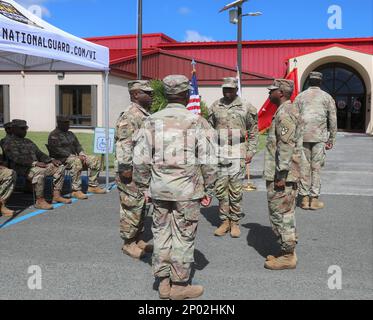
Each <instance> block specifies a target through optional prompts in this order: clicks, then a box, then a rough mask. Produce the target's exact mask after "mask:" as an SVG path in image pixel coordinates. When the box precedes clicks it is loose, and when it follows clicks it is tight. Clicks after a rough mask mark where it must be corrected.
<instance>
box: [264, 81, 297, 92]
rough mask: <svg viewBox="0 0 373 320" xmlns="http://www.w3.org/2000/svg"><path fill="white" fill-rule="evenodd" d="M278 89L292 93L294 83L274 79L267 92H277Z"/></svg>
mask: <svg viewBox="0 0 373 320" xmlns="http://www.w3.org/2000/svg"><path fill="white" fill-rule="evenodd" d="M277 89H280V90H281V91H283V92H289V93H292V92H293V90H294V81H293V80H287V79H275V80H274V81H273V84H272V85H271V86H270V87H268V90H277Z"/></svg>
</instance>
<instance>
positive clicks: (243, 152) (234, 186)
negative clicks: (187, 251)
mask: <svg viewBox="0 0 373 320" xmlns="http://www.w3.org/2000/svg"><path fill="white" fill-rule="evenodd" d="M224 81H225V83H224V84H223V88H225V87H226V88H237V80H236V79H235V78H226V79H224ZM257 121H258V120H257V112H256V109H255V107H253V106H252V105H251V104H250V103H248V102H243V101H242V99H241V98H240V97H237V98H236V99H235V100H234V101H233V102H232V103H231V104H230V105H226V104H225V103H224V99H223V98H222V99H220V100H218V101H216V102H214V103H213V105H212V106H211V107H210V109H209V123H210V125H211V126H212V127H213V128H215V130H217V132H218V134H219V146H220V147H219V173H218V176H219V178H218V180H217V182H216V189H215V192H216V197H217V198H218V200H219V213H220V219H221V220H223V221H224V220H227V219H228V220H230V221H239V220H240V219H241V216H242V208H241V200H242V194H243V192H242V182H243V179H244V178H245V173H246V171H245V170H246V168H245V158H246V156H249V155H250V156H253V155H254V154H255V152H256V148H257V144H258V126H257ZM231 130H233V132H232V136H231V137H230V131H231ZM246 136H248V139H247V140H246Z"/></svg>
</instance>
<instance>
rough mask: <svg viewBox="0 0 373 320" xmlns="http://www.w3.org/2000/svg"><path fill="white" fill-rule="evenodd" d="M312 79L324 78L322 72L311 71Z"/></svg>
mask: <svg viewBox="0 0 373 320" xmlns="http://www.w3.org/2000/svg"><path fill="white" fill-rule="evenodd" d="M310 79H318V80H322V73H321V72H316V71H313V72H311V73H310Z"/></svg>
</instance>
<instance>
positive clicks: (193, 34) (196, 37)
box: [185, 30, 214, 42]
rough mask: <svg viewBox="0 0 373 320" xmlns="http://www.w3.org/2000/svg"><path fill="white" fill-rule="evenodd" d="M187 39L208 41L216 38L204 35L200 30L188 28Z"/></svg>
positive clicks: (187, 40) (189, 40)
mask: <svg viewBox="0 0 373 320" xmlns="http://www.w3.org/2000/svg"><path fill="white" fill-rule="evenodd" d="M185 41H186V42H206V41H214V39H213V38H211V37H208V36H204V35H202V34H200V33H199V32H198V31H195V30H187V31H186V37H185Z"/></svg>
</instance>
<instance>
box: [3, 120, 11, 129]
mask: <svg viewBox="0 0 373 320" xmlns="http://www.w3.org/2000/svg"><path fill="white" fill-rule="evenodd" d="M12 127H13V124H12V123H11V122H7V123H4V129H8V128H12Z"/></svg>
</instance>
